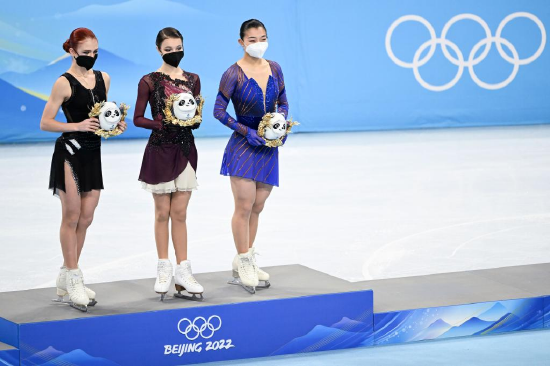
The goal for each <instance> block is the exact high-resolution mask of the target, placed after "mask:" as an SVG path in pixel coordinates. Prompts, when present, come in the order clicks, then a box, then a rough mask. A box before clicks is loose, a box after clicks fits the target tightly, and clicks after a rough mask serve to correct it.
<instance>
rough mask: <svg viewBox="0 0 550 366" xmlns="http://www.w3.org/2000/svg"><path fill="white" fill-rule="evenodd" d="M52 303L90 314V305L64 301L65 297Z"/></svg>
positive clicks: (60, 297) (53, 300)
mask: <svg viewBox="0 0 550 366" xmlns="http://www.w3.org/2000/svg"><path fill="white" fill-rule="evenodd" d="M52 302H56V303H58V304H63V305H69V306H70V307H72V308H75V309H76V310H80V311H82V312H84V313H87V312H88V305H78V304H75V303H73V302H71V301H70V300H65V299H63V296H59V298H57V299H52ZM94 305H95V304H94Z"/></svg>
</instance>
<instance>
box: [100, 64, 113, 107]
mask: <svg viewBox="0 0 550 366" xmlns="http://www.w3.org/2000/svg"><path fill="white" fill-rule="evenodd" d="M101 76H103V83H104V84H105V96H107V95H109V88H111V77H110V76H109V74H107V73H106V72H103V71H101ZM107 100H109V97H107Z"/></svg>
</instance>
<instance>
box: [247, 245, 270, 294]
mask: <svg viewBox="0 0 550 366" xmlns="http://www.w3.org/2000/svg"><path fill="white" fill-rule="evenodd" d="M248 253H250V255H251V256H252V258H253V259H254V264H256V256H257V255H260V253H259V252H258V251H257V250H256V249H255V248H254V247H252V248H250V249H248ZM256 268H258V280H259V281H260V283H259V284H258V286H257V288H268V287H269V286H271V283H269V273H267V272H266V271H264V270H262V269H261V268H260V267H258V265H257V264H256ZM262 282H263V283H262Z"/></svg>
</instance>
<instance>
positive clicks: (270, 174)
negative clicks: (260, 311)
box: [214, 19, 288, 293]
mask: <svg viewBox="0 0 550 366" xmlns="http://www.w3.org/2000/svg"><path fill="white" fill-rule="evenodd" d="M239 44H240V45H241V47H242V48H243V50H244V56H243V57H242V58H241V59H240V60H238V61H237V62H236V63H234V64H233V65H231V66H230V67H229V69H227V71H225V73H224V74H223V76H222V79H221V82H220V88H219V92H218V96H217V98H216V104H215V108H214V117H215V118H216V119H218V120H219V121H220V122H222V123H223V124H224V125H226V126H227V127H229V128H231V129H232V130H234V132H233V134H232V135H231V138H230V139H229V142H228V143H227V146H226V148H225V153H224V156H223V162H222V167H221V174H222V175H226V176H230V177H231V178H230V180H231V189H232V191H233V196H234V199H235V211H234V214H233V219H232V222H231V225H232V230H233V238H234V241H235V246H236V249H237V254H236V256H235V258H234V259H233V264H232V268H233V277H234V279H233V281H230V283H232V284H239V285H241V286H243V287H244V288H245V289H246V290H247V291H249V292H251V293H254V292H255V289H256V287H260V288H262V287H263V288H265V287H269V274H268V273H266V272H265V271H263V270H261V269H260V268H259V267H258V266H257V264H256V260H255V251H254V246H253V245H254V240H255V238H256V233H257V231H258V219H259V216H260V213H261V212H262V210H263V208H264V205H265V202H266V200H267V198H268V197H269V194H270V193H271V190H272V189H273V186H278V185H279V151H278V148H277V147H268V146H265V141H264V140H263V139H262V138H261V137H260V136H258V133H257V130H258V125H259V123H260V121H261V120H262V117H263V116H264V115H265V114H266V113H274V112H275V113H281V114H282V115H284V118H285V120H286V118H287V115H288V102H287V97H286V91H285V82H284V79H283V72H282V70H281V67H280V66H279V64H278V63H276V62H274V61H268V60H265V59H264V58H263V55H264V52H265V51H266V49H267V45H268V43H267V32H266V28H265V26H264V24H263V23H262V22H260V21H259V20H256V19H250V20H247V21H246V22H244V23H243V24H242V25H241V29H240V39H239ZM230 100H231V101H232V102H233V106H234V107H235V113H236V116H235V117H236V118H234V117H232V116H230V115H229V113H227V105H228V104H229V101H230ZM260 281H262V284H261V283H260Z"/></svg>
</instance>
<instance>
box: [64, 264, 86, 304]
mask: <svg viewBox="0 0 550 366" xmlns="http://www.w3.org/2000/svg"><path fill="white" fill-rule="evenodd" d="M65 277H66V280H65V281H66V284H67V292H68V293H69V305H71V306H72V307H73V308H75V309H78V310H80V311H84V312H86V311H88V304H89V302H90V298H89V297H88V295H86V290H85V289H84V281H83V280H82V271H80V269H71V270H67V273H66V275H65Z"/></svg>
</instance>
